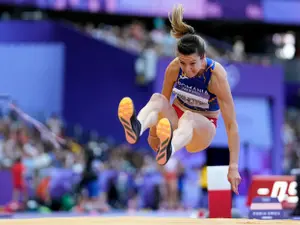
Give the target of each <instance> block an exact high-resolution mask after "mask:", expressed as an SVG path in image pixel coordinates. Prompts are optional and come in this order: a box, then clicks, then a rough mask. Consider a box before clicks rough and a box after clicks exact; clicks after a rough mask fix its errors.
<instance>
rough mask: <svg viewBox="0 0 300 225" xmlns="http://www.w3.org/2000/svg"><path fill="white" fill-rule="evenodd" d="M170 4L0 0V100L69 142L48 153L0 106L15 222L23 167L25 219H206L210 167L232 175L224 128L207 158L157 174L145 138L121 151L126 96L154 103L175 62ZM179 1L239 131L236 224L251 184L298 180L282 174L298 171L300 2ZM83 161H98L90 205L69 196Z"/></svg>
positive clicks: (179, 156) (3, 176)
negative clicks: (139, 213)
mask: <svg viewBox="0 0 300 225" xmlns="http://www.w3.org/2000/svg"><path fill="white" fill-rule="evenodd" d="M175 3H177V2H176V1H173V0H165V1H163V2H162V1H157V0H152V1H149V2H148V1H137V0H135V1H125V0H123V1H122V0H119V1H117V0H69V1H68V0H48V1H47V0H15V1H12V0H6V1H5V0H1V1H0V5H1V7H0V9H1V22H0V59H1V60H0V74H1V75H0V93H5V94H9V95H10V96H11V98H12V100H13V101H14V102H15V104H16V105H17V106H18V107H19V108H20V109H22V110H23V111H24V112H25V113H27V114H28V115H30V116H32V117H33V118H36V119H37V120H39V121H41V122H43V123H45V124H46V125H47V126H48V127H49V129H51V130H52V131H53V132H55V133H56V134H57V135H59V136H61V137H63V138H64V139H65V140H67V144H65V145H62V146H60V147H59V148H55V147H54V146H52V145H49V143H47V142H45V141H44V140H43V137H42V136H41V135H40V133H39V132H37V130H36V129H34V126H32V124H30V123H26V121H24V120H22V119H21V118H20V116H17V115H16V114H15V112H13V111H11V109H10V108H9V107H8V101H7V99H6V98H2V99H0V102H1V118H2V119H1V139H0V165H1V168H2V169H1V171H0V181H1V186H2V187H1V192H0V205H2V206H3V208H5V209H6V210H13V209H12V208H13V206H12V203H13V202H14V200H15V199H14V197H16V195H13V193H14V185H13V182H12V181H13V179H14V178H13V175H12V171H13V169H14V168H15V166H16V160H17V159H18V158H20V157H21V158H22V164H23V165H24V166H25V168H26V170H25V178H26V182H25V183H26V191H25V192H21V197H22V198H25V203H26V204H25V205H24V206H22V207H21V206H20V209H19V210H20V211H24V210H25V211H39V212H49V211H75V212H78V211H82V210H88V211H90V210H95V209H96V210H97V211H98V212H99V211H101V212H103V211H106V212H107V211H108V212H112V211H115V210H121V211H122V210H128V209H132V210H136V209H138V210H141V209H152V210H166V209H167V210H173V211H174V210H178V211H180V212H188V211H189V210H193V209H197V208H207V204H208V203H207V192H206V177H205V175H206V174H205V168H206V166H207V165H226V164H228V148H227V147H228V146H227V137H226V133H225V129H224V125H223V121H222V119H220V120H219V121H220V122H219V128H218V132H217V136H216V138H215V140H214V142H213V144H212V146H211V147H210V148H209V149H208V150H206V151H203V152H201V153H197V154H193V155H191V154H189V153H187V152H186V151H185V149H183V150H182V151H180V152H178V153H176V155H175V156H176V157H175V158H174V159H173V160H171V161H170V163H169V164H168V166H166V167H165V168H159V167H158V166H157V165H156V163H155V161H154V160H153V152H152V150H151V149H150V148H149V147H148V145H147V141H146V138H147V134H145V135H144V137H143V138H142V140H141V141H140V142H139V144H137V145H135V146H129V145H127V144H125V142H124V141H125V139H124V136H123V130H122V128H121V126H120V124H119V122H118V119H117V114H116V113H117V106H118V102H119V100H120V99H121V98H122V97H124V96H130V97H132V98H133V100H134V102H135V104H136V107H137V109H138V110H140V109H141V107H143V105H144V104H145V103H146V102H147V101H148V99H149V98H150V96H151V94H152V93H153V92H160V89H161V85H162V79H163V75H164V70H165V68H166V65H167V64H168V62H169V61H170V60H171V59H172V57H174V52H175V50H174V46H175V44H176V41H175V40H174V39H173V38H171V37H170V35H169V23H168V20H167V14H168V12H170V11H171V9H172V6H173V5H174V4H175ZM180 3H181V4H183V5H184V7H185V8H186V10H185V18H186V20H187V22H189V23H190V24H191V25H193V26H194V27H195V29H196V30H197V32H198V33H199V34H201V35H202V36H203V37H204V38H205V40H206V41H207V43H208V56H209V57H212V58H214V59H216V60H217V61H219V62H221V63H222V64H223V65H224V66H225V68H226V70H227V72H228V77H229V81H230V85H231V88H232V93H233V95H234V98H235V104H236V110H237V118H238V123H239V126H240V135H241V156H240V172H241V176H242V178H243V181H242V184H241V186H240V195H239V196H234V195H233V203H234V208H235V209H236V210H237V212H239V213H241V214H243V213H245V212H246V211H247V209H248V207H247V204H246V203H247V198H248V197H249V196H248V193H249V187H250V186H251V181H252V179H251V178H253V177H254V176H255V175H267V176H268V177H271V178H272V177H274V179H273V178H272V179H273V182H274V181H276V180H277V179H279V178H278V176H277V177H275V176H274V175H280V176H281V175H287V176H285V177H281V178H280V179H283V180H293V179H294V178H293V177H290V176H289V175H291V171H293V169H296V168H298V167H300V166H299V163H300V158H299V126H300V124H299V122H298V121H299V120H298V117H299V106H300V105H299V103H300V101H299V96H300V92H299V88H300V85H299V82H300V81H299V80H300V76H299V72H298V68H299V66H300V64H299V59H298V57H299V31H300V29H299V26H298V25H299V23H300V17H299V14H298V11H299V10H298V9H300V3H299V2H298V1H292V0H288V1H287V0H284V1H283V0H277V1H269V0H240V1H238V2H236V1H235V2H233V1H230V0H215V1H212V0H193V1H190V0H188V1H187V0H186V1H184V0H182V1H180ZM232 5H234V7H232ZM87 152H92V153H93V167H94V169H95V170H96V171H97V176H98V177H97V182H96V183H97V185H98V187H99V190H100V191H99V193H97V197H96V198H93V199H86V198H85V196H86V193H85V192H84V191H82V190H81V189H80V188H78V184H79V183H80V180H81V178H82V173H83V171H84V165H85V163H86V158H87V157H86V155H87V154H86V153H87ZM294 171H295V170H294ZM168 174H173V175H174V174H175V178H174V179H173V178H172V179H170V178H169V177H168ZM165 190H169V193H172V195H171V196H167V195H166V193H165ZM290 195H291V196H292V195H295V193H290ZM294 199H295V198H294ZM282 200H283V201H287V202H288V200H287V199H286V198H284V199H282ZM296 202H297V198H296V200H291V202H288V203H291V204H289V207H287V208H289V209H294V207H295V203H296ZM79 203H81V207H78V204H79Z"/></svg>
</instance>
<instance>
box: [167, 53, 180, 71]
mask: <svg viewBox="0 0 300 225" xmlns="http://www.w3.org/2000/svg"><path fill="white" fill-rule="evenodd" d="M179 69H180V65H179V59H178V58H177V57H176V58H175V59H173V60H172V61H171V62H170V64H169V65H168V67H167V70H170V71H172V72H177V73H178V72H179Z"/></svg>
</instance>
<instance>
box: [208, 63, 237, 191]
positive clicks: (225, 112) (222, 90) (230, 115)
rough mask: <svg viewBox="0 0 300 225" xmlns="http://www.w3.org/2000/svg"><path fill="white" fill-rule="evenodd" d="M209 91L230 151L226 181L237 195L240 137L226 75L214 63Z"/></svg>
mask: <svg viewBox="0 0 300 225" xmlns="http://www.w3.org/2000/svg"><path fill="white" fill-rule="evenodd" d="M209 90H210V91H211V92H212V93H214V94H215V95H216V96H217V98H218V103H219V106H220V109H221V113H222V116H223V119H224V123H225V127H226V132H227V136H228V146H229V151H230V162H229V169H230V171H229V173H228V179H229V181H230V183H231V185H232V189H233V191H234V192H235V193H237V194H238V185H239V183H240V181H241V178H240V175H239V172H238V162H239V152H240V137H239V132H238V124H237V121H236V112H235V107H234V102H233V98H232V95H231V90H230V86H229V83H228V80H227V73H226V71H225V69H224V68H223V66H221V65H220V64H219V63H216V66H215V69H214V71H213V75H212V78H211V82H210V84H209Z"/></svg>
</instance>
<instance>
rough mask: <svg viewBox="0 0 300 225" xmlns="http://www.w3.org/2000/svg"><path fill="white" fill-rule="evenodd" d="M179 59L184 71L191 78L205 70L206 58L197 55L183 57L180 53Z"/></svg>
mask: <svg viewBox="0 0 300 225" xmlns="http://www.w3.org/2000/svg"><path fill="white" fill-rule="evenodd" d="M178 59H179V63H180V67H181V69H182V71H183V72H184V73H185V75H186V76H187V77H189V78H191V77H194V76H196V75H197V74H198V73H199V72H200V71H201V70H203V69H204V68H205V62H206V61H205V56H204V57H202V58H201V57H200V56H199V55H197V54H196V53H195V54H192V55H182V54H180V53H179V54H178Z"/></svg>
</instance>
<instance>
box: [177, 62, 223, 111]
mask: <svg viewBox="0 0 300 225" xmlns="http://www.w3.org/2000/svg"><path fill="white" fill-rule="evenodd" d="M215 65H216V62H215V61H213V60H212V59H210V58H206V69H205V71H204V72H203V74H201V75H197V76H195V77H193V78H189V77H187V76H185V74H184V72H183V71H182V70H181V68H180V70H179V73H178V77H177V81H176V83H175V86H174V88H173V93H174V94H175V95H176V98H177V99H178V100H179V102H180V103H181V104H182V105H183V106H185V107H186V108H188V109H192V110H194V111H217V110H219V109H220V107H219V104H218V99H217V97H216V95H214V94H212V93H210V92H209V91H208V89H207V88H208V84H209V81H210V79H211V75H212V72H213V70H214V68H215Z"/></svg>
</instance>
